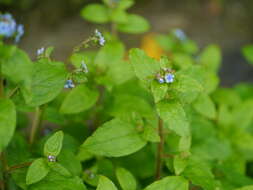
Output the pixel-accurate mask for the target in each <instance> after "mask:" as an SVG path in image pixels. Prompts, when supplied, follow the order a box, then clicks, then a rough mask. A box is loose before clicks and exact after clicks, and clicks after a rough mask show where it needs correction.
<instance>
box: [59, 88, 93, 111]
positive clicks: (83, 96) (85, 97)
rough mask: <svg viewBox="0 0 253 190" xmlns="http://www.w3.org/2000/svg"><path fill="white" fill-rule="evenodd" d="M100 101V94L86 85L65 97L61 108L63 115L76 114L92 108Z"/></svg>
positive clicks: (73, 90)
mask: <svg viewBox="0 0 253 190" xmlns="http://www.w3.org/2000/svg"><path fill="white" fill-rule="evenodd" d="M97 99H98V92H97V91H96V90H91V89H89V88H88V87H87V86H86V85H78V86H77V87H75V88H74V89H72V90H71V91H70V92H69V94H68V95H67V96H66V97H65V99H64V100H63V102H62V105H61V107H60V112H61V113H63V114H75V113H79V112H82V111H85V110H87V109H89V108H91V107H92V106H93V105H94V104H95V103H96V101H97Z"/></svg>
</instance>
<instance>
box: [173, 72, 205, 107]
mask: <svg viewBox="0 0 253 190" xmlns="http://www.w3.org/2000/svg"><path fill="white" fill-rule="evenodd" d="M202 91H203V87H202V85H201V84H200V83H199V82H198V81H197V80H195V79H194V78H192V77H190V76H188V75H185V74H181V73H176V74H175V82H173V83H172V84H171V85H169V90H168V94H169V95H171V96H172V97H175V98H178V99H179V100H180V101H181V102H182V103H184V104H187V103H188V104H189V103H191V102H193V101H194V100H195V99H196V98H197V97H198V95H199V94H200V93H201V92H202Z"/></svg>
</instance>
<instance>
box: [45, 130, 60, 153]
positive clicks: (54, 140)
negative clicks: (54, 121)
mask: <svg viewBox="0 0 253 190" xmlns="http://www.w3.org/2000/svg"><path fill="white" fill-rule="evenodd" d="M62 141H63V132H62V131H58V132H56V133H54V134H53V135H52V136H51V137H49V138H48V139H47V141H46V143H45V145H44V155H45V156H58V154H59V153H60V151H61V148H62Z"/></svg>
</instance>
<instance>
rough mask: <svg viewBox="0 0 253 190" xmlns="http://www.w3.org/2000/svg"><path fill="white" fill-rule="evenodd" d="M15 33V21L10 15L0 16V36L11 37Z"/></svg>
mask: <svg viewBox="0 0 253 190" xmlns="http://www.w3.org/2000/svg"><path fill="white" fill-rule="evenodd" d="M15 32H16V21H15V20H14V19H13V18H12V16H11V15H10V14H8V13H7V14H2V15H0V36H3V37H7V38H9V37H12V36H13V35H14V34H15Z"/></svg>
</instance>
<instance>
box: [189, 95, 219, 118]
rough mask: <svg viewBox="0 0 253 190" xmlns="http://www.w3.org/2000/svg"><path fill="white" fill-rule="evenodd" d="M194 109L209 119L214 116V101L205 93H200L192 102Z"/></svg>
mask: <svg viewBox="0 0 253 190" xmlns="http://www.w3.org/2000/svg"><path fill="white" fill-rule="evenodd" d="M193 107H194V109H195V110H196V111H197V112H198V113H200V114H202V115H203V116H205V117H207V118H209V119H215V118H216V108H215V104H214V102H213V101H212V100H211V98H210V97H209V96H208V95H207V94H204V93H202V94H200V96H199V97H198V98H197V99H196V101H195V102H194V103H193Z"/></svg>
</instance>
